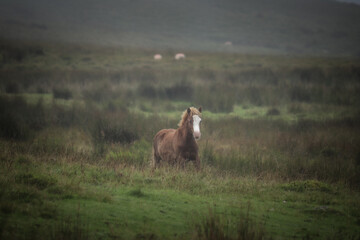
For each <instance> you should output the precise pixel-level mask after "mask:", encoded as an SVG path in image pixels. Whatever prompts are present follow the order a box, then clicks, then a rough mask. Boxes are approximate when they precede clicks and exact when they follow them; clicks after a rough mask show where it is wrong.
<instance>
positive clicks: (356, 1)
mask: <svg viewBox="0 0 360 240" xmlns="http://www.w3.org/2000/svg"><path fill="white" fill-rule="evenodd" d="M338 1H339V2H349V3H356V4H359V5H360V0H338Z"/></svg>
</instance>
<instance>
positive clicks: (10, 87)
mask: <svg viewBox="0 0 360 240" xmlns="http://www.w3.org/2000/svg"><path fill="white" fill-rule="evenodd" d="M5 92H6V93H20V85H19V84H18V83H17V82H9V83H7V84H6V86H5Z"/></svg>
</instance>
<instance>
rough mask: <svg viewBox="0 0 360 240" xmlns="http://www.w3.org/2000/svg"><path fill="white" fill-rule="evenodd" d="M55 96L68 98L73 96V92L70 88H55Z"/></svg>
mask: <svg viewBox="0 0 360 240" xmlns="http://www.w3.org/2000/svg"><path fill="white" fill-rule="evenodd" d="M53 96H54V98H58V99H65V100H68V99H71V98H72V97H73V94H72V92H71V91H70V89H68V88H54V89H53Z"/></svg>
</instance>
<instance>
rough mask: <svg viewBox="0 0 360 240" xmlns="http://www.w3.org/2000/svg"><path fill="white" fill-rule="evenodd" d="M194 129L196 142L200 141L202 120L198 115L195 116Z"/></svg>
mask: <svg viewBox="0 0 360 240" xmlns="http://www.w3.org/2000/svg"><path fill="white" fill-rule="evenodd" d="M193 120H194V121H193V128H194V137H195V139H196V140H199V139H200V137H201V133H200V122H201V118H200V117H199V116H198V115H194V116H193Z"/></svg>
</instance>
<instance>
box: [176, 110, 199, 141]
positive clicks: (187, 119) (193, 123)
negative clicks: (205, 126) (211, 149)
mask: <svg viewBox="0 0 360 240" xmlns="http://www.w3.org/2000/svg"><path fill="white" fill-rule="evenodd" d="M200 122H201V107H199V109H196V108H194V107H189V108H188V109H186V110H185V111H184V112H183V114H182V116H181V120H180V122H179V127H183V126H186V127H187V128H189V130H190V131H192V133H193V136H194V138H195V139H196V140H199V139H200V137H201V132H200Z"/></svg>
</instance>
